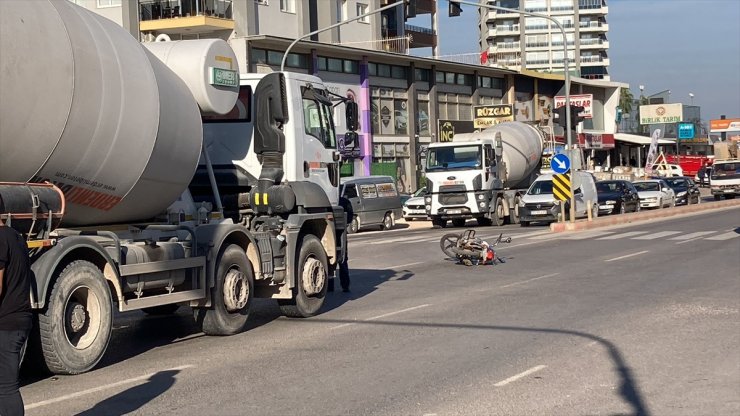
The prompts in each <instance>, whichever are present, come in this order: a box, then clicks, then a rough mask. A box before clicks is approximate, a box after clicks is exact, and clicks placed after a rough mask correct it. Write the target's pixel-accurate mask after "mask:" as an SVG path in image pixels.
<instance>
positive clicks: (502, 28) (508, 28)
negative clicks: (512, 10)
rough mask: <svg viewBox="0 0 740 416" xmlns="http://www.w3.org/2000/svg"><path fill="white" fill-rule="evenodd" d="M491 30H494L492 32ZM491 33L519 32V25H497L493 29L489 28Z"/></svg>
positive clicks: (494, 34) (493, 34)
mask: <svg viewBox="0 0 740 416" xmlns="http://www.w3.org/2000/svg"><path fill="white" fill-rule="evenodd" d="M491 32H493V33H492V34H491ZM488 33H489V35H492V36H496V35H503V34H506V33H519V25H497V26H496V27H494V28H493V29H489V30H488Z"/></svg>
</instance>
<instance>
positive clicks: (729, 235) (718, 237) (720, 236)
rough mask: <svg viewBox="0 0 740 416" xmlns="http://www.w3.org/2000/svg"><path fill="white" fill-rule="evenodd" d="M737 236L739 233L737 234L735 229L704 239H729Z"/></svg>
mask: <svg viewBox="0 0 740 416" xmlns="http://www.w3.org/2000/svg"><path fill="white" fill-rule="evenodd" d="M737 237H740V234H738V233H737V232H735V231H730V232H729V233H724V234H720V235H715V236H713V237H707V238H705V240H712V241H724V240H730V239H733V238H737Z"/></svg>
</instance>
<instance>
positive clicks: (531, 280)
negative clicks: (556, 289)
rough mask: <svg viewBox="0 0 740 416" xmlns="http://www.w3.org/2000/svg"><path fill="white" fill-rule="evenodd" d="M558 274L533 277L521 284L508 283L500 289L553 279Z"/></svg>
mask: <svg viewBox="0 0 740 416" xmlns="http://www.w3.org/2000/svg"><path fill="white" fill-rule="evenodd" d="M559 274H560V273H550V274H546V275H544V276H540V277H534V278H532V279H527V280H522V281H521V282H515V283H509V284H508V285H503V286H501V287H500V288H501V289H503V288H505V287H511V286H516V285H523V284H525V283H529V282H534V281H535V280H540V279H547V278H548V277H555V276H557V275H559Z"/></svg>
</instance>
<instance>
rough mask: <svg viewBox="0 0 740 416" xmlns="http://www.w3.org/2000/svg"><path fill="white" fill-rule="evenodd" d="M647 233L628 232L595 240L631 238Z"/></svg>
mask: <svg viewBox="0 0 740 416" xmlns="http://www.w3.org/2000/svg"><path fill="white" fill-rule="evenodd" d="M648 232H649V231H630V232H628V233H621V234H614V235H608V236H606V237H601V238H597V240H617V239H620V238H627V237H633V236H636V235H640V234H647V233H648Z"/></svg>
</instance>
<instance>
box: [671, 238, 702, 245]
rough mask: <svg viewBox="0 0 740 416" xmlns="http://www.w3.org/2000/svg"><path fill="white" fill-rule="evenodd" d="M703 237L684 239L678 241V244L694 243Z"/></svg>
mask: <svg viewBox="0 0 740 416" xmlns="http://www.w3.org/2000/svg"><path fill="white" fill-rule="evenodd" d="M701 239H702V238H701V237H696V238H692V239H691V240H683V241H679V242H678V243H676V244H686V243H693V242H694V241H697V240H701Z"/></svg>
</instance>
